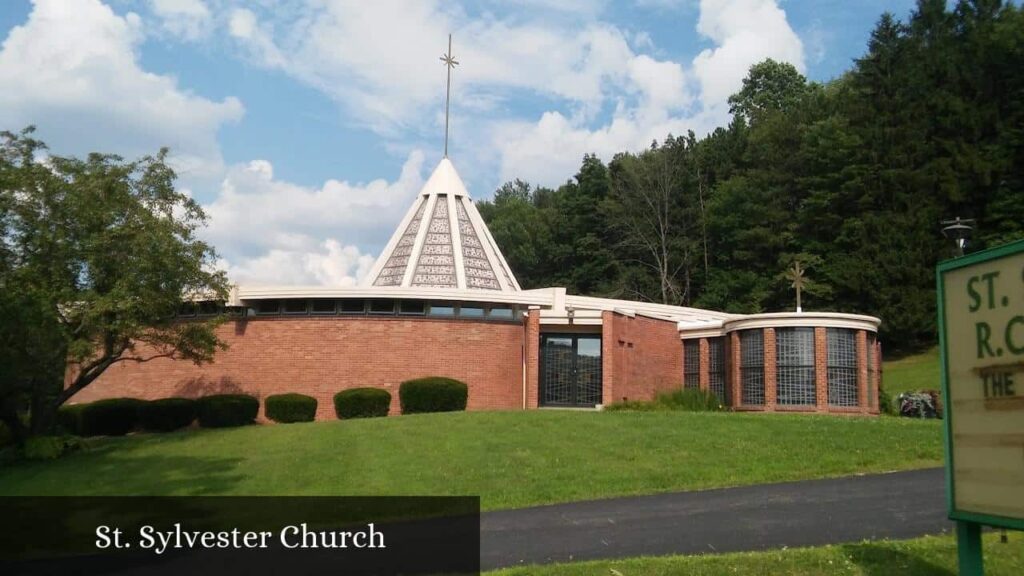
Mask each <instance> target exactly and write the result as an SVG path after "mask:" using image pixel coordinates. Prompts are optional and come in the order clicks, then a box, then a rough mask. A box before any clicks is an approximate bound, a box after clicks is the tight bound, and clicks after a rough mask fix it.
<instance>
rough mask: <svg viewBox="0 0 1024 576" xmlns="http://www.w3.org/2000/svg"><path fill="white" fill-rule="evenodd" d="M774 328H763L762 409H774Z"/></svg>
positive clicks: (775, 395)
mask: <svg viewBox="0 0 1024 576" xmlns="http://www.w3.org/2000/svg"><path fill="white" fill-rule="evenodd" d="M776 364H777V362H776V357H775V328H765V329H764V409H765V410H775V400H776V399H777V398H778V392H777V390H776V384H777V381H776V378H775V377H776V368H777V366H776Z"/></svg>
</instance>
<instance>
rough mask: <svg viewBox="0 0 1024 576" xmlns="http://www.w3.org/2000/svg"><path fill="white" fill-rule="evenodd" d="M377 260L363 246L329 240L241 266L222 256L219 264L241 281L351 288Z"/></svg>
mask: <svg viewBox="0 0 1024 576" xmlns="http://www.w3.org/2000/svg"><path fill="white" fill-rule="evenodd" d="M373 262H374V258H373V256H370V255H368V254H363V253H361V252H360V251H359V248H357V247H355V246H342V245H341V244H340V243H339V242H338V241H337V240H334V239H329V240H326V241H324V242H323V243H321V244H320V245H318V246H316V247H307V248H304V249H301V250H283V249H277V248H274V249H271V250H270V251H269V252H266V253H265V254H263V255H261V256H257V257H255V258H246V259H242V260H240V261H239V263H238V264H237V265H236V264H232V263H231V262H230V261H228V260H226V259H222V260H220V262H218V264H217V266H218V268H219V269H221V270H224V271H226V272H227V274H228V277H229V278H230V279H231V281H232V282H234V283H237V284H248V285H253V284H256V285H261V284H262V285H278V286H279V285H291V286H317V285H321V286H338V287H347V286H356V285H357V284H358V283H359V281H360V280H362V279H363V277H364V276H366V275H367V274H369V272H370V268H372V267H373Z"/></svg>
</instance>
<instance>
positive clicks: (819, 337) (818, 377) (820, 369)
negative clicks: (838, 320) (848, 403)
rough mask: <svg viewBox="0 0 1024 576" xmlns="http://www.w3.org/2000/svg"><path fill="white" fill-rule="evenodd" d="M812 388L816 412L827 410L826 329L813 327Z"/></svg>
mask: <svg viewBox="0 0 1024 576" xmlns="http://www.w3.org/2000/svg"><path fill="white" fill-rule="evenodd" d="M814 389H815V400H817V402H816V403H817V405H818V412H827V411H828V329H827V328H823V327H820V326H819V327H817V328H815V329H814Z"/></svg>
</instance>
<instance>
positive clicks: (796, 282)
mask: <svg viewBox="0 0 1024 576" xmlns="http://www.w3.org/2000/svg"><path fill="white" fill-rule="evenodd" d="M804 272H806V270H804V269H803V268H801V267H800V261H799V260H797V261H795V262H793V267H792V268H790V269H789V270H787V271H786V279H788V280H792V281H793V284H792V286H793V288H796V311H797V312H803V308H802V307H801V306H800V292H801V291H802V290H803V287H804V282H805V279H804Z"/></svg>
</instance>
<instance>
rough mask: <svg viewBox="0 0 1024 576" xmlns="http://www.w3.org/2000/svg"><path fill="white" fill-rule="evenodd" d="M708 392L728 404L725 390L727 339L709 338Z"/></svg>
mask: <svg viewBox="0 0 1024 576" xmlns="http://www.w3.org/2000/svg"><path fill="white" fill-rule="evenodd" d="M708 365H709V366H708V391H709V392H711V393H712V394H714V395H715V396H718V401H719V402H721V403H722V404H728V403H729V402H728V400H729V398H728V395H727V394H726V389H725V338H708Z"/></svg>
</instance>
